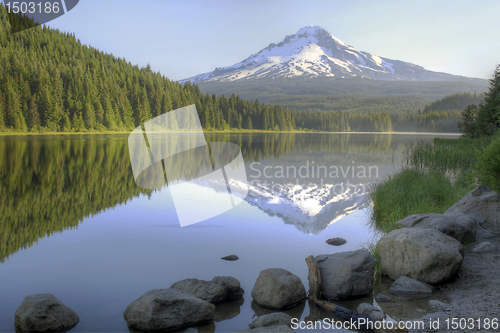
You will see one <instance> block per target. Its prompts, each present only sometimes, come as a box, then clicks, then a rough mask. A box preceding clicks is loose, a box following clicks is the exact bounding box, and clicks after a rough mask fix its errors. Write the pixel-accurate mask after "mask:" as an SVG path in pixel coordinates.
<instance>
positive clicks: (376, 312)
mask: <svg viewBox="0 0 500 333" xmlns="http://www.w3.org/2000/svg"><path fill="white" fill-rule="evenodd" d="M357 311H358V312H359V313H361V314H364V315H365V316H368V317H370V318H373V319H376V320H383V319H384V318H385V313H384V310H382V309H380V308H377V307H375V306H373V305H371V304H368V303H361V304H360V305H359V306H358V309H357Z"/></svg>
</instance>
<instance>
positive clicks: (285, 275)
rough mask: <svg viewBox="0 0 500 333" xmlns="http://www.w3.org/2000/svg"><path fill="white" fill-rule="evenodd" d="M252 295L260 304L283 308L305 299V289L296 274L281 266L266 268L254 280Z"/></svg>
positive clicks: (272, 307)
mask: <svg viewBox="0 0 500 333" xmlns="http://www.w3.org/2000/svg"><path fill="white" fill-rule="evenodd" d="M252 297H253V299H254V300H255V301H256V302H257V303H258V304H259V305H260V306H264V307H267V308H271V309H285V308H288V307H291V306H293V305H295V304H297V303H299V302H302V301H303V300H305V298H306V289H305V288H304V285H303V284H302V281H301V280H300V278H299V277H298V276H297V275H295V274H292V273H290V272H289V271H287V270H285V269H282V268H268V269H264V270H263V271H261V272H260V274H259V277H258V278H257V281H255V285H254V287H253V289H252Z"/></svg>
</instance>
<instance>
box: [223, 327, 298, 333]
mask: <svg viewBox="0 0 500 333" xmlns="http://www.w3.org/2000/svg"><path fill="white" fill-rule="evenodd" d="M293 332H294V331H293V330H292V329H291V328H290V327H289V326H288V325H274V326H263V327H256V328H253V329H249V330H244V331H237V332H233V333H293Z"/></svg>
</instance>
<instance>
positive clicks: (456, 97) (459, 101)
mask: <svg viewBox="0 0 500 333" xmlns="http://www.w3.org/2000/svg"><path fill="white" fill-rule="evenodd" d="M485 95H486V94H485V93H481V94H478V93H476V92H474V93H472V94H471V93H470V92H465V93H456V94H453V95H450V96H446V97H444V98H441V99H439V100H437V101H434V102H432V103H431V104H429V105H426V106H425V108H424V110H423V113H424V114H425V113H429V112H431V111H436V112H437V111H451V110H463V109H465V108H466V107H467V106H468V105H471V104H474V105H478V104H480V103H481V102H482V101H483V99H484V96H485Z"/></svg>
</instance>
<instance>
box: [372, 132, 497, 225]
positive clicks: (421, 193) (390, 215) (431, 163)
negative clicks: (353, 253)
mask: <svg viewBox="0 0 500 333" xmlns="http://www.w3.org/2000/svg"><path fill="white" fill-rule="evenodd" d="M490 141H491V138H482V139H470V138H460V139H451V140H450V139H435V140H434V143H433V144H429V143H418V144H416V145H412V146H409V147H408V149H407V150H406V151H405V153H404V160H403V164H404V167H403V169H402V170H401V171H400V172H398V173H396V174H395V175H393V176H391V177H389V178H388V179H386V180H384V181H382V182H380V183H378V184H375V185H374V186H373V187H372V191H371V198H372V200H373V203H374V206H373V217H374V221H375V225H376V226H377V227H378V228H379V229H381V230H383V231H385V232H389V231H391V230H393V229H394V228H395V226H394V223H395V222H397V221H399V220H401V219H403V218H405V217H406V216H408V215H412V214H422V213H438V214H442V213H444V211H446V210H447V209H448V208H449V207H450V206H452V205H453V204H455V203H456V202H457V201H458V200H460V198H462V197H463V196H464V195H465V194H466V193H467V192H468V191H470V190H472V189H473V188H474V187H475V186H476V185H477V184H476V179H475V177H476V169H475V166H476V163H477V161H478V157H477V156H478V155H480V154H481V151H482V149H484V147H486V146H487V145H488V143H489V142H490Z"/></svg>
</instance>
